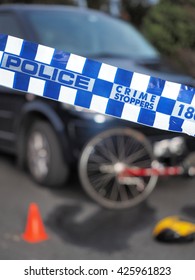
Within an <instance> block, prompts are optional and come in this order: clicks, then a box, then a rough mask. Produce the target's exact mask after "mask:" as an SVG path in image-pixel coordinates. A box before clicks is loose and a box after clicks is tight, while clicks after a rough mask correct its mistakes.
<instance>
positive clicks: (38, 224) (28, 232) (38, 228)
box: [22, 203, 49, 243]
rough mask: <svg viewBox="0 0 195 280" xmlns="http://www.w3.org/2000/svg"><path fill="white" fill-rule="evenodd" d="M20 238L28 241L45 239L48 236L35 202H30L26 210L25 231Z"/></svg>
mask: <svg viewBox="0 0 195 280" xmlns="http://www.w3.org/2000/svg"><path fill="white" fill-rule="evenodd" d="M22 238H23V239H24V240H25V241H27V242H30V243H36V242H41V241H45V240H47V239H48V238H49V237H48V235H47V233H46V232H45V229H44V225H43V222H42V219H41V215H40V213H39V209H38V206H37V204H36V203H31V204H30V206H29V210H28V218H27V223H26V228H25V232H24V233H23V234H22Z"/></svg>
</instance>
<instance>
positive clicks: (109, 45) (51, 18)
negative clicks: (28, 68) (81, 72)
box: [28, 10, 158, 59]
mask: <svg viewBox="0 0 195 280" xmlns="http://www.w3.org/2000/svg"><path fill="white" fill-rule="evenodd" d="M28 19H29V20H30V22H31V24H32V26H33V28H34V30H35V32H36V34H37V35H38V39H39V42H40V43H41V44H44V45H47V46H50V47H54V48H56V49H59V50H64V51H67V52H71V53H75V54H78V55H82V56H88V57H129V58H134V59H136V58H139V59H140V58H151V59H153V58H156V57H157V56H158V52H157V51H156V50H155V49H154V48H153V47H152V46H151V45H150V44H149V43H148V42H147V41H146V40H145V38H144V37H143V36H142V35H141V34H140V33H139V32H138V31H137V30H136V29H135V28H134V27H133V26H132V25H130V24H128V23H126V22H123V21H121V20H117V19H115V18H111V17H109V16H105V15H102V14H98V13H83V12H81V13H78V12H77V13H74V12H72V11H68V12H64V11H62V10H61V11H60V10H53V11H44V10H43V11H42V10H41V11H37V10H36V11H31V12H30V13H29V14H28Z"/></svg>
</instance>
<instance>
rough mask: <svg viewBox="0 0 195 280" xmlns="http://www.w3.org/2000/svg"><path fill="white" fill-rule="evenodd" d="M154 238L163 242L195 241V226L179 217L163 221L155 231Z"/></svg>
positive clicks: (171, 217)
mask: <svg viewBox="0 0 195 280" xmlns="http://www.w3.org/2000/svg"><path fill="white" fill-rule="evenodd" d="M153 237H154V238H155V239H157V240H159V241H162V242H185V241H193V240H194V239H195V224H193V223H191V222H189V221H185V220H183V219H181V218H180V217H178V216H170V217H167V218H164V219H162V220H161V221H160V222H158V223H157V224H156V226H155V227H154V229H153Z"/></svg>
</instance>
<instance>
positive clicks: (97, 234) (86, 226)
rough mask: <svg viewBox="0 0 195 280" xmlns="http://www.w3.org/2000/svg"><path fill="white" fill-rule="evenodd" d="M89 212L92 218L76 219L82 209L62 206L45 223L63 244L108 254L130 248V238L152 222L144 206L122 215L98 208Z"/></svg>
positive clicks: (151, 213) (151, 214) (123, 212)
mask: <svg viewBox="0 0 195 280" xmlns="http://www.w3.org/2000/svg"><path fill="white" fill-rule="evenodd" d="M88 208H89V207H88ZM89 210H90V209H88V211H89ZM92 210H93V213H92V215H90V213H88V215H86V214H85V215H83V217H84V218H83V219H82V218H80V219H78V216H79V215H80V216H82V215H81V213H82V212H83V207H82V205H77V206H76V205H75V206H74V205H72V206H70V205H69V206H67V205H61V206H59V207H58V208H56V209H54V210H53V212H52V213H51V214H50V215H49V217H48V219H47V221H46V223H47V226H48V227H49V228H50V229H51V230H52V231H54V232H55V233H56V234H57V235H59V236H60V237H61V238H62V239H63V240H64V241H66V242H70V243H72V244H75V245H77V246H83V247H88V248H91V249H96V250H100V251H106V252H110V253H111V252H114V251H117V250H123V249H125V248H127V246H128V247H129V245H130V244H129V238H130V237H131V236H132V235H133V234H135V233H136V232H139V231H141V230H142V229H145V228H146V227H149V226H150V225H151V224H152V223H154V220H155V217H154V216H155V211H154V209H152V208H151V207H149V206H148V205H147V204H146V203H144V204H143V205H141V206H139V207H135V208H132V209H128V210H125V211H124V210H123V211H113V210H105V209H102V208H99V207H98V206H97V208H96V210H95V211H94V208H92Z"/></svg>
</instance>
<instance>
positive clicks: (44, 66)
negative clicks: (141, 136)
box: [0, 34, 195, 136]
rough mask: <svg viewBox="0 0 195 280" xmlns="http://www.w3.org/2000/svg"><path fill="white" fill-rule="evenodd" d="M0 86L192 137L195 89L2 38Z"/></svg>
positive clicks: (19, 40) (44, 47) (20, 41)
mask: <svg viewBox="0 0 195 280" xmlns="http://www.w3.org/2000/svg"><path fill="white" fill-rule="evenodd" d="M0 85H2V86H5V87H8V88H12V89H15V90H19V91H23V92H26V93H31V94H35V95H38V96H42V97H45V98H49V99H53V100H56V101H59V102H63V103H66V104H71V105H75V106H80V107H82V108H87V109H89V110H93V111H95V112H98V113H102V114H105V115H109V116H113V117H117V118H121V119H123V120H128V121H131V122H135V123H139V124H142V125H147V126H151V127H154V128H159V129H163V130H169V131H174V132H183V133H186V134H189V135H191V136H195V124H194V123H195V88H193V87H190V86H187V85H184V84H179V83H174V82H171V81H165V80H163V79H160V78H157V77H152V76H149V75H145V74H141V73H136V72H131V71H127V70H124V69H121V68H117V67H115V66H111V65H108V64H105V63H100V62H98V61H95V60H91V59H88V58H85V57H82V56H78V55H76V54H71V53H68V52H65V51H62V50H56V49H54V48H50V47H47V46H44V45H41V44H36V43H33V42H29V41H25V40H23V39H20V38H16V37H13V36H9V35H4V34H0Z"/></svg>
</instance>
